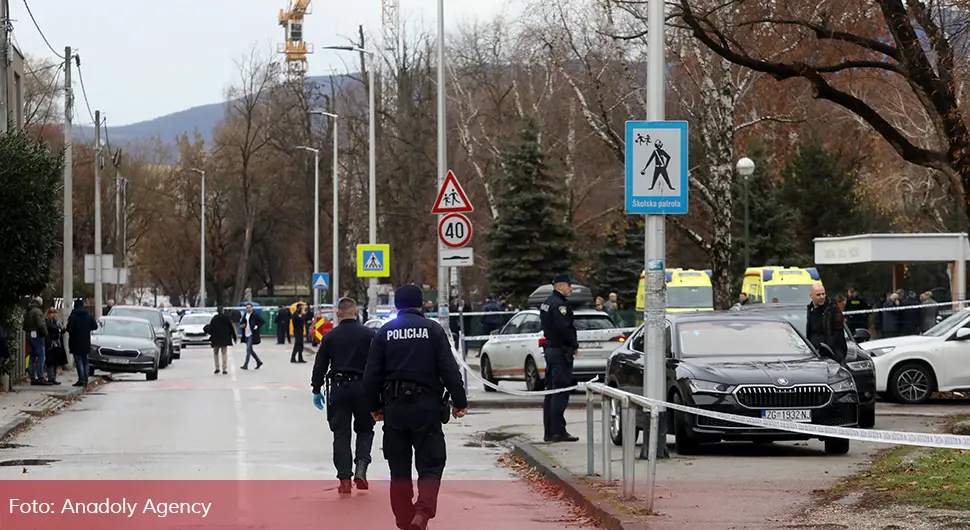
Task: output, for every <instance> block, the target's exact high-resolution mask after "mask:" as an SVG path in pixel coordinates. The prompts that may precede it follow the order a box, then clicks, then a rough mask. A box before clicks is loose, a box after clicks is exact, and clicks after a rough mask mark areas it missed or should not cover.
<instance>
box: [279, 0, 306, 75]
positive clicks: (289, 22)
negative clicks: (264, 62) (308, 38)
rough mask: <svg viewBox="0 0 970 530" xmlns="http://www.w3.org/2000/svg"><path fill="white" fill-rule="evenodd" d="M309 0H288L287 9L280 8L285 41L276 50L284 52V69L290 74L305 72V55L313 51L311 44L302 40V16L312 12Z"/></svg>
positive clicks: (280, 19)
mask: <svg viewBox="0 0 970 530" xmlns="http://www.w3.org/2000/svg"><path fill="white" fill-rule="evenodd" d="M311 1H312V0H290V5H289V8H288V9H286V10H283V9H280V18H279V24H280V26H283V34H284V36H285V38H286V43H285V44H281V45H279V46H278V50H277V51H279V53H283V54H286V71H287V73H288V74H289V75H291V76H296V77H303V76H304V75H305V74H306V71H307V60H306V56H307V55H308V54H311V53H313V45H312V44H307V43H306V42H305V41H304V40H303V17H304V16H306V15H309V14H312V11H311V10H310V2H311Z"/></svg>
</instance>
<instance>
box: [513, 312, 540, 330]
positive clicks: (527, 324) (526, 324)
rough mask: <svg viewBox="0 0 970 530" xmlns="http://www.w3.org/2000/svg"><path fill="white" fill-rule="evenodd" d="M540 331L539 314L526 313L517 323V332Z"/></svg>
mask: <svg viewBox="0 0 970 530" xmlns="http://www.w3.org/2000/svg"><path fill="white" fill-rule="evenodd" d="M540 331H542V324H541V322H540V321H539V315H533V314H528V315H525V318H524V319H523V320H522V323H521V324H519V331H518V332H519V333H522V334H525V333H539V332H540Z"/></svg>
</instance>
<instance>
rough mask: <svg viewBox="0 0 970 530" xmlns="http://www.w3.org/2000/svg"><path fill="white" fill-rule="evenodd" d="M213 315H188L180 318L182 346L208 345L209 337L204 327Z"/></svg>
mask: <svg viewBox="0 0 970 530" xmlns="http://www.w3.org/2000/svg"><path fill="white" fill-rule="evenodd" d="M213 316H215V313H189V314H187V315H185V316H183V317H182V320H181V321H180V322H179V327H180V328H181V330H182V345H183V346H196V345H207V344H209V335H208V334H207V333H206V332H205V329H204V328H205V327H206V326H208V325H209V322H210V321H211V320H212V317H213Z"/></svg>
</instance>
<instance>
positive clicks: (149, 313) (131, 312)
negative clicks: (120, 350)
mask: <svg viewBox="0 0 970 530" xmlns="http://www.w3.org/2000/svg"><path fill="white" fill-rule="evenodd" d="M108 316H112V317H127V318H143V319H145V320H147V321H149V322H150V323H151V325H152V327H153V328H154V329H155V342H156V343H157V344H158V347H159V349H160V350H162V360H161V362H160V363H159V365H158V367H159V368H165V367H167V366H168V365H169V364H172V359H174V358H175V344H174V341H173V340H172V332H173V331H175V330H173V329H172V325H171V324H169V323H168V322H167V321H166V320H165V319H164V318H163V317H162V312H161V310H159V309H156V308H154V307H141V306H135V305H122V306H117V305H116V306H114V307H112V308H111V311H108Z"/></svg>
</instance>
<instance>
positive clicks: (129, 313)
mask: <svg viewBox="0 0 970 530" xmlns="http://www.w3.org/2000/svg"><path fill="white" fill-rule="evenodd" d="M108 314H109V315H110V316H113V317H128V318H144V319H145V320H147V321H149V322H151V324H152V325H153V326H155V327H162V314H161V313H159V312H158V311H146V310H144V309H128V308H124V307H118V306H115V307H112V308H111V311H110V312H109V313H108Z"/></svg>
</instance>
